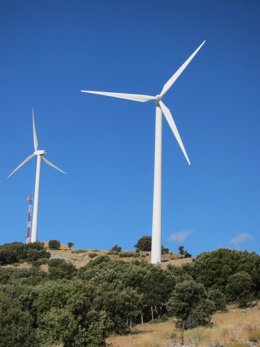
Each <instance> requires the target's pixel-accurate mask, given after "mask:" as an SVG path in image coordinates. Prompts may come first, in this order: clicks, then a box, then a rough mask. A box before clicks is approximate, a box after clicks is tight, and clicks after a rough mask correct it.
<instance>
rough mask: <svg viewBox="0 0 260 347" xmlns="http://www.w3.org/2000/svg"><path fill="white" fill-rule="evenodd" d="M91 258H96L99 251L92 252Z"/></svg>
mask: <svg viewBox="0 0 260 347" xmlns="http://www.w3.org/2000/svg"><path fill="white" fill-rule="evenodd" d="M88 256H89V258H91V259H93V258H95V257H97V256H98V254H97V253H94V252H92V253H89V255H88Z"/></svg>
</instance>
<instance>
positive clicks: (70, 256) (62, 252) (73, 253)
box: [44, 242, 192, 269]
mask: <svg viewBox="0 0 260 347" xmlns="http://www.w3.org/2000/svg"><path fill="white" fill-rule="evenodd" d="M44 246H45V248H46V250H47V251H48V252H49V253H50V254H51V258H50V259H64V260H65V261H66V262H70V263H72V264H73V265H74V266H75V267H76V268H77V269H79V268H81V267H83V266H85V265H86V264H88V263H89V262H90V261H91V260H93V259H94V258H96V257H98V256H108V257H109V258H110V259H111V260H122V261H125V262H131V261H133V260H140V261H144V262H145V263H149V262H150V252H148V251H140V252H138V253H137V252H135V251H121V252H113V251H110V250H97V249H77V248H73V249H69V247H68V246H66V245H65V244H61V247H60V249H59V250H52V249H49V248H48V243H47V242H45V243H44ZM191 262H192V258H184V257H183V256H181V255H180V254H177V253H168V254H164V255H162V263H161V265H160V266H161V267H163V268H165V267H166V266H167V265H168V264H171V265H175V266H181V265H183V264H187V263H191Z"/></svg>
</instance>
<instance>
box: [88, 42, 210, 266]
mask: <svg viewBox="0 0 260 347" xmlns="http://www.w3.org/2000/svg"><path fill="white" fill-rule="evenodd" d="M205 42H206V41H203V42H202V44H201V45H200V46H199V47H198V48H197V49H196V50H195V51H194V52H193V53H192V54H191V56H190V57H189V58H188V59H187V60H186V61H185V62H184V63H183V65H182V66H181V67H180V68H179V69H178V70H177V71H176V72H175V73H174V75H173V76H172V77H171V78H170V79H169V80H168V81H167V82H166V83H165V85H164V86H163V89H162V91H161V93H160V94H158V95H156V96H150V95H142V94H125V93H110V92H99V91H92V90H81V92H83V93H90V94H99V95H104V96H111V97H114V98H120V99H127V100H132V101H138V102H146V101H154V102H155V106H156V112H155V114H156V123H155V154H154V194H153V224H152V252H151V263H152V264H156V263H160V262H161V211H162V114H163V115H164V116H165V118H166V120H167V122H168V124H169V126H170V128H171V130H172V132H173V134H174V136H175V138H176V140H177V142H178V144H179V146H180V148H181V150H182V152H183V154H184V156H185V158H186V160H187V162H188V164H189V165H190V160H189V157H188V155H187V153H186V150H185V147H184V145H183V143H182V140H181V137H180V135H179V132H178V129H177V127H176V124H175V122H174V120H173V117H172V115H171V112H170V110H169V109H168V107H167V106H166V105H165V104H164V103H163V101H162V98H163V96H164V95H165V94H166V93H167V91H168V90H169V89H170V88H171V86H172V85H173V84H174V83H175V81H176V80H177V78H178V77H179V76H180V75H181V74H182V72H183V71H184V70H185V68H186V67H187V66H188V64H189V63H190V62H191V61H192V59H193V58H194V57H195V55H196V54H197V53H198V51H199V50H200V49H201V47H202V46H203V45H204V43H205Z"/></svg>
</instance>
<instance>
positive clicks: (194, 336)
mask: <svg viewBox="0 0 260 347" xmlns="http://www.w3.org/2000/svg"><path fill="white" fill-rule="evenodd" d="M212 323H213V324H212V326H211V327H198V328H195V329H191V330H187V331H185V332H184V343H185V344H187V345H192V346H197V347H208V346H210V345H213V344H216V343H219V344H222V345H225V346H228V347H231V346H232V347H244V346H245V347H246V346H250V345H249V344H248V343H247V341H249V340H251V341H256V342H257V343H258V344H259V345H260V302H259V303H258V304H257V305H256V306H255V307H252V308H248V309H238V308H236V307H234V306H232V307H229V310H228V311H227V312H219V313H216V314H215V315H214V316H213V319H212ZM253 339H255V340H253ZM107 342H108V343H109V344H110V346H111V347H174V346H178V344H179V343H180V342H181V334H180V332H179V331H177V330H176V329H175V327H174V322H173V321H168V322H165V323H158V324H151V323H150V324H144V325H143V326H142V325H138V326H136V328H135V332H134V334H130V335H127V336H111V337H109V338H108V339H107ZM242 342H243V343H242ZM179 346H180V345H179Z"/></svg>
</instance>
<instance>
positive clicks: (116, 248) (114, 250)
mask: <svg viewBox="0 0 260 347" xmlns="http://www.w3.org/2000/svg"><path fill="white" fill-rule="evenodd" d="M111 251H112V252H121V251H122V247H120V246H118V245H114V246H113V247H112V248H111Z"/></svg>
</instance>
